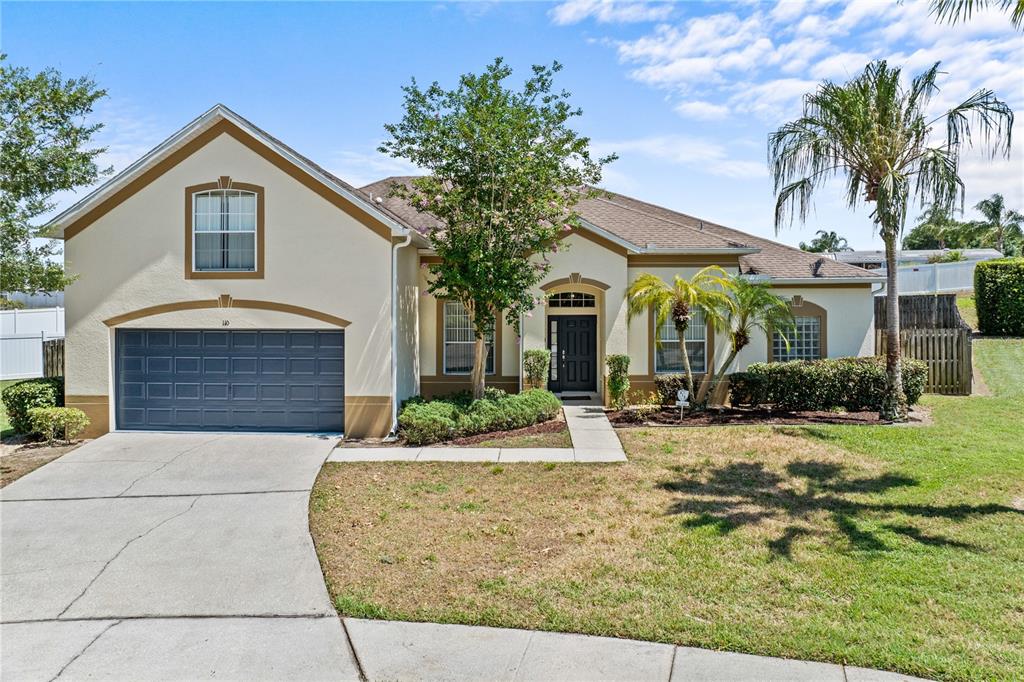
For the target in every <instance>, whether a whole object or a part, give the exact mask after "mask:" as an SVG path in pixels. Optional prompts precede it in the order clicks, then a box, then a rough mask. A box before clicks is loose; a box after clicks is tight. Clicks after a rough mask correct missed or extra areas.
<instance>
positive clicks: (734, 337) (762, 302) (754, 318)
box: [697, 276, 795, 402]
mask: <svg viewBox="0 0 1024 682" xmlns="http://www.w3.org/2000/svg"><path fill="white" fill-rule="evenodd" d="M720 315H721V317H722V318H723V320H724V324H723V325H722V328H723V329H725V330H728V334H729V355H727V356H726V358H725V362H723V363H722V364H721V366H720V367H719V368H718V371H717V372H716V373H715V375H714V378H713V379H712V380H711V381H710V382H708V381H705V382H702V383H701V386H700V393H699V395H698V396H697V401H698V402H703V401H704V398H705V397H706V396H707V395H711V396H714V395H715V389H716V388H717V387H718V384H719V383H720V382H721V381H722V377H724V376H725V374H726V373H727V372H728V371H729V368H730V367H732V363H733V362H735V361H736V356H737V355H739V353H740V351H741V350H743V349H744V348H746V347H747V346H748V345H750V335H751V334H752V333H753V332H754V330H755V329H760V330H761V331H762V332H764V333H765V335H766V336H771V334H772V332H773V331H775V332H778V333H779V334H781V335H782V338H783V340H785V342H786V347H787V348H788V347H789V335H790V333H791V332H792V330H793V328H794V326H795V321H794V319H793V312H792V311H791V310H790V308H789V303H788V302H787V301H786V299H784V298H782V297H780V296H776V295H775V294H773V293H772V292H771V289H770V288H769V285H768V284H767V283H764V282H751V281H750V280H749V279H746V278H745V277H735V276H733V277H730V285H729V297H728V300H727V301H726V302H725V303H724V305H723V309H722V311H721V312H720Z"/></svg>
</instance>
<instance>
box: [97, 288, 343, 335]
mask: <svg viewBox="0 0 1024 682" xmlns="http://www.w3.org/2000/svg"><path fill="white" fill-rule="evenodd" d="M205 308H247V309H250V310H271V311H274V312H279V313H290V314H292V315H299V316H301V317H308V318H311V319H314V320H319V321H321V322H326V323H328V324H332V325H334V326H336V327H342V328H344V327H347V326H348V325H350V324H351V322H349V321H348V320H346V319H344V318H341V317H337V316H335V315H328V314H327V313H322V312H320V311H319V310H313V309H312V308H304V307H302V306H298V305H292V304H290V303H275V302H274V301H253V300H248V299H241V298H231V297H230V296H221V297H220V298H219V299H216V298H215V299H211V300H206V301H178V302H176V303H161V304H160V305H152V306H149V307H148V308H140V309H139V310H133V311H131V312H129V313H123V314H121V315H115V316H114V317H111V318H108V319H106V320H103V324H105V325H107V326H108V327H116V326H117V325H119V324H124V323H125V322H131V321H132V320H138V319H141V318H143V317H150V316H152V315H160V314H162V313H173V312H177V311H180V310H202V309H205Z"/></svg>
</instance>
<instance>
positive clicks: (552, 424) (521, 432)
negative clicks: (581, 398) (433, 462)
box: [338, 413, 569, 448]
mask: <svg viewBox="0 0 1024 682" xmlns="http://www.w3.org/2000/svg"><path fill="white" fill-rule="evenodd" d="M568 428H569V427H568V426H567V425H566V423H565V418H564V417H562V415H561V413H559V415H558V416H557V417H555V418H554V419H552V420H551V421H546V422H541V423H540V424H534V425H533V426H527V427H525V428H522V429H513V430H512V431H491V432H489V433H478V434H476V435H475V436H466V437H465V438H456V439H455V440H449V441H445V442H443V443H434V444H433V445H430V446H427V447H452V446H461V445H476V444H477V443H483V442H485V441H489V440H497V439H499V438H509V437H513V436H532V435H535V434H539V433H561V432H562V431H565V430H567V429H568ZM404 445H405V441H404V440H402V439H399V440H392V441H384V440H382V439H380V438H352V439H348V438H346V439H345V440H343V441H341V442H340V443H338V447H340V448H378V447H388V448H393V447H402V446H404Z"/></svg>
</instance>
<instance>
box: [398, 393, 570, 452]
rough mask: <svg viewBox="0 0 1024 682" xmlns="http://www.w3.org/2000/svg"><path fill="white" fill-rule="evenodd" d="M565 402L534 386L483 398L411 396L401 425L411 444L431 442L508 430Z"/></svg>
mask: <svg viewBox="0 0 1024 682" xmlns="http://www.w3.org/2000/svg"><path fill="white" fill-rule="evenodd" d="M561 406H562V403H561V402H559V400H558V398H556V397H555V394H554V393H551V392H550V391H545V390H541V389H531V390H528V391H524V392H523V393H518V394H515V395H508V394H507V393H505V392H504V391H493V392H491V393H490V394H489V395H485V396H484V397H483V398H481V399H480V400H470V401H468V402H466V401H465V398H464V396H463V395H462V394H455V395H454V396H448V397H445V398H438V399H436V400H428V401H424V400H422V399H417V400H409V401H407V402H406V406H405V409H403V410H402V413H401V414H400V415H399V416H398V428H399V431H400V432H401V434H402V436H403V437H404V438H405V439H406V441H408V442H409V444H410V445H427V444H429V443H438V442H440V441H445V440H451V439H452V438H461V437H464V436H472V435H476V434H478V433H488V432H491V431H507V430H510V429H520V428H523V427H526V426H532V425H534V424H538V423H540V422H544V421H548V420H549V419H553V418H554V417H555V416H556V415H557V414H558V410H559V409H560V408H561Z"/></svg>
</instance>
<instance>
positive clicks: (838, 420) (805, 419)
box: [608, 407, 928, 428]
mask: <svg viewBox="0 0 1024 682" xmlns="http://www.w3.org/2000/svg"><path fill="white" fill-rule="evenodd" d="M608 419H609V420H610V421H611V423H612V425H613V426H615V427H617V428H630V427H638V426H723V425H730V424H746V425H750V426H756V425H758V424H767V425H787V426H797V425H802V424H857V425H873V424H874V425H877V424H888V423H890V422H886V421H882V420H880V419H879V418H878V413H877V412H829V411H826V410H808V411H800V412H787V411H781V410H768V409H763V408H757V409H755V408H740V407H727V408H721V409H719V408H713V409H709V410H705V411H703V412H684V413H683V418H682V419H680V418H679V408H678V407H663V408H662V409H661V410H660V411H659V412H655V413H654V414H652V415H651V416H650V417H648V419H647V421H644V422H636V421H633V415H630V414H628V413H627V412H625V411H611V412H609V413H608ZM927 421H928V415H927V414H926V413H924V412H923V411H922V410H921V409H920V408H915V409H914V410H912V411H911V414H910V423H911V424H915V423H918V424H924V423H926V422H927Z"/></svg>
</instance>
